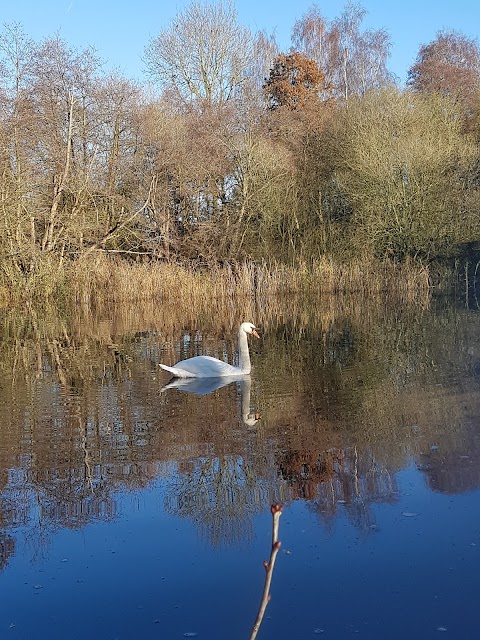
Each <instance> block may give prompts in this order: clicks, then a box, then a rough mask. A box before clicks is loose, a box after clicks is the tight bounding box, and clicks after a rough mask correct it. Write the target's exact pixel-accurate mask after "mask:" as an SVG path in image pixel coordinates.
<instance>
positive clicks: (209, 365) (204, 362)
mask: <svg viewBox="0 0 480 640" xmlns="http://www.w3.org/2000/svg"><path fill="white" fill-rule="evenodd" d="M247 335H252V336H255V337H256V338H259V337H260V336H259V335H258V333H257V328H256V326H255V325H254V324H252V323H251V322H243V323H242V324H241V325H240V329H239V330H238V367H234V366H233V365H231V364H228V362H223V361H222V360H218V358H212V357H211V356H195V357H194V358H188V360H182V361H181V362H177V364H176V365H174V366H173V367H167V365H166V364H161V365H160V367H161V368H162V369H164V370H165V371H168V372H169V373H171V374H172V375H173V376H175V378H219V377H223V376H243V375H248V374H249V373H250V370H251V365H250V354H249V352H248V341H247Z"/></svg>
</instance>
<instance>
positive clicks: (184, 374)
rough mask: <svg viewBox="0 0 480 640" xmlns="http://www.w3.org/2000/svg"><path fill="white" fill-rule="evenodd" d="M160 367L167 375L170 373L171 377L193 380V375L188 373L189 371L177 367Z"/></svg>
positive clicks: (164, 365) (163, 365) (162, 365)
mask: <svg viewBox="0 0 480 640" xmlns="http://www.w3.org/2000/svg"><path fill="white" fill-rule="evenodd" d="M160 367H161V368H162V369H163V370H164V371H168V373H171V374H172V376H175V378H195V377H196V376H195V374H193V373H190V371H185V369H180V368H178V367H167V365H166V364H161V365H160Z"/></svg>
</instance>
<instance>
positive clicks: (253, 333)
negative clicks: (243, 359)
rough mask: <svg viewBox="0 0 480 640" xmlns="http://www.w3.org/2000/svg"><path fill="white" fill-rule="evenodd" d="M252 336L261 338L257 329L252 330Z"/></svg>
mask: <svg viewBox="0 0 480 640" xmlns="http://www.w3.org/2000/svg"><path fill="white" fill-rule="evenodd" d="M252 336H255V338H260V336H259V335H258V333H257V332H256V330H255V329H252Z"/></svg>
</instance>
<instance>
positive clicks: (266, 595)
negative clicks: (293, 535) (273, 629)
mask: <svg viewBox="0 0 480 640" xmlns="http://www.w3.org/2000/svg"><path fill="white" fill-rule="evenodd" d="M282 509H283V507H282V505H281V504H272V506H271V507H270V511H271V513H272V516H273V521H272V549H271V551H270V559H269V561H268V562H264V563H263V566H264V567H265V571H266V576H265V586H264V587H263V594H262V600H261V602H260V609H259V610H258V615H257V619H256V620H255V624H254V625H253V629H252V633H251V635H250V640H255V638H256V637H257V633H258V630H259V629H260V625H261V624H262V620H263V616H264V615H265V609H266V608H267V604H268V603H269V601H270V585H271V583H272V575H273V567H274V566H275V559H276V557H277V553H278V551H279V549H280V547H281V544H282V543H281V542H280V540H279V539H278V525H279V520H280V516H281V515H282Z"/></svg>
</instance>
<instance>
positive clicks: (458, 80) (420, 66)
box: [408, 31, 480, 107]
mask: <svg viewBox="0 0 480 640" xmlns="http://www.w3.org/2000/svg"><path fill="white" fill-rule="evenodd" d="M408 84H409V86H410V87H412V89H413V90H414V91H417V92H429V91H438V92H439V93H441V94H442V95H445V96H450V97H451V98H453V99H454V100H460V101H462V102H463V104H465V105H466V106H467V107H468V106H470V105H471V104H472V102H473V101H474V100H475V96H476V94H478V91H479V89H480V49H479V46H478V42H477V41H476V40H474V39H472V38H467V36H465V35H463V34H461V33H458V32H456V31H440V32H439V33H438V34H437V37H436V39H435V40H433V41H432V42H430V43H429V44H426V45H423V46H422V47H420V50H419V52H418V55H417V59H416V61H415V64H414V65H413V66H412V67H411V68H410V70H409V72H408Z"/></svg>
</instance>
